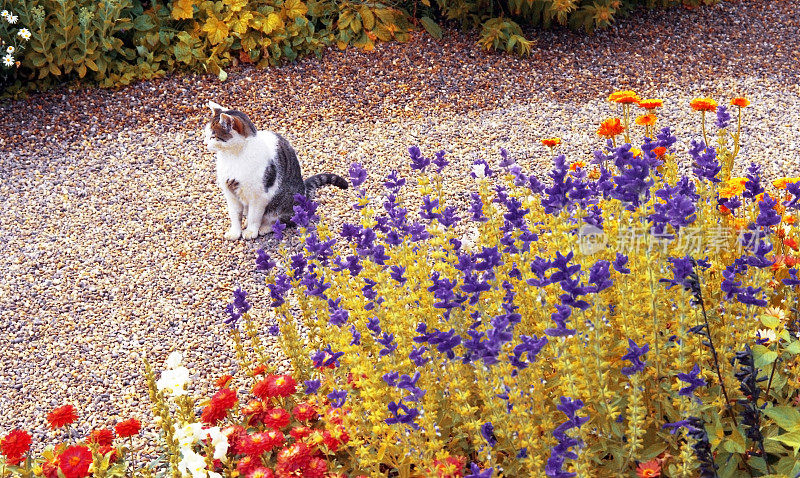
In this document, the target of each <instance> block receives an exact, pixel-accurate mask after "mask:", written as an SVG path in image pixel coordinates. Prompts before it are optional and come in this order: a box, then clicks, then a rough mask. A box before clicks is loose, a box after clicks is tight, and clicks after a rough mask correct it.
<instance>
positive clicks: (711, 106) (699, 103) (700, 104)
mask: <svg viewBox="0 0 800 478" xmlns="http://www.w3.org/2000/svg"><path fill="white" fill-rule="evenodd" d="M689 106H691V107H692V109H693V110H695V111H717V102H716V101H714V100H713V99H711V98H695V99H693V100H692V101H691V102H690V103H689Z"/></svg>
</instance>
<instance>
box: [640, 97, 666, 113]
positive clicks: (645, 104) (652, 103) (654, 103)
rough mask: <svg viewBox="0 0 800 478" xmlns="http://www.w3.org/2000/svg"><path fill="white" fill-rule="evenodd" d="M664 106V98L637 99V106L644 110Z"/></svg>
mask: <svg viewBox="0 0 800 478" xmlns="http://www.w3.org/2000/svg"><path fill="white" fill-rule="evenodd" d="M662 106H664V100H655V99H653V100H641V101H639V107H640V108H644V109H646V110H654V109H656V108H661V107H662Z"/></svg>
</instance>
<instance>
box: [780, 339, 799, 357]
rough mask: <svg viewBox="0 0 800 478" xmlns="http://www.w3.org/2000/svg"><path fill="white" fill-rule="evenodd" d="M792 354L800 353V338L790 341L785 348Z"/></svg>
mask: <svg viewBox="0 0 800 478" xmlns="http://www.w3.org/2000/svg"><path fill="white" fill-rule="evenodd" d="M783 350H785V351H787V352H789V353H790V354H792V355H797V354H800V340H795V341H794V342H792V343H790V344H789V345H788V346H787V347H786V348H785V349H783Z"/></svg>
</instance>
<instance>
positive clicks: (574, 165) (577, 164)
mask: <svg viewBox="0 0 800 478" xmlns="http://www.w3.org/2000/svg"><path fill="white" fill-rule="evenodd" d="M585 167H586V163H584V162H583V161H575V162H574V163H572V164H570V165H569V170H570V171H577V170H578V168H585Z"/></svg>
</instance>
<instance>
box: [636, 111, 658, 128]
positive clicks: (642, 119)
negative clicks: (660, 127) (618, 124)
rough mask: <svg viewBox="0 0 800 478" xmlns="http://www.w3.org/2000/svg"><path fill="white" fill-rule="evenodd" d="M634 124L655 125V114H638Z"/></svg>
mask: <svg viewBox="0 0 800 478" xmlns="http://www.w3.org/2000/svg"><path fill="white" fill-rule="evenodd" d="M636 124H638V125H639V126H655V124H656V115H654V114H652V113H648V114H646V115H641V116H638V117H636Z"/></svg>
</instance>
